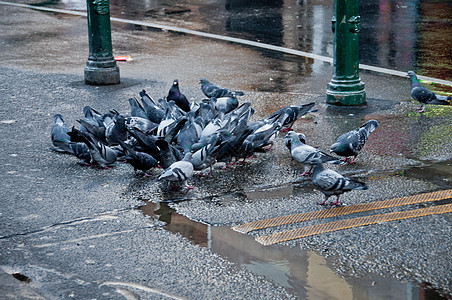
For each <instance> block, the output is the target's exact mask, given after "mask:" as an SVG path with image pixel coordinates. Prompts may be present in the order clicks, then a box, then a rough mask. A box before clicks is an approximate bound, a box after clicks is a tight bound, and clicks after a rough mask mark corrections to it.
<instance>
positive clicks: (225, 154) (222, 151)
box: [215, 128, 253, 167]
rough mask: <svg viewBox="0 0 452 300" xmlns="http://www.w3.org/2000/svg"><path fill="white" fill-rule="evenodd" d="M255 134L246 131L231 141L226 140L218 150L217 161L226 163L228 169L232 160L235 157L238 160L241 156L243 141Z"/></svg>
mask: <svg viewBox="0 0 452 300" xmlns="http://www.w3.org/2000/svg"><path fill="white" fill-rule="evenodd" d="M252 132H253V130H251V129H248V128H247V129H245V131H243V132H241V133H240V134H237V135H233V136H232V137H230V138H229V139H226V140H224V141H222V142H221V144H220V146H219V148H218V150H217V151H216V155H215V159H216V160H217V161H218V162H224V163H225V164H226V165H225V167H227V166H228V165H229V164H231V160H232V158H233V157H235V158H238V157H239V156H240V153H239V151H240V148H241V146H242V144H243V141H244V140H245V139H246V138H247V137H248V136H249V135H250V134H251V133H252Z"/></svg>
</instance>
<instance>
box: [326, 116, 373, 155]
mask: <svg viewBox="0 0 452 300" xmlns="http://www.w3.org/2000/svg"><path fill="white" fill-rule="evenodd" d="M378 125H379V124H378V121H377V120H369V121H367V122H366V123H365V124H364V125H362V126H361V127H359V128H355V129H353V130H351V131H349V132H346V133H344V134H343V135H341V136H340V137H338V138H337V141H336V143H334V144H333V145H331V147H330V151H331V152H334V153H336V154H337V155H339V156H344V157H345V159H344V161H346V162H347V161H348V160H349V156H354V158H353V160H352V161H350V163H351V164H352V163H354V162H355V161H356V157H357V156H358V153H359V152H360V151H361V149H362V148H363V147H364V144H365V143H366V141H367V139H368V138H369V134H370V133H371V132H372V131H374V130H375V128H377V127H378Z"/></svg>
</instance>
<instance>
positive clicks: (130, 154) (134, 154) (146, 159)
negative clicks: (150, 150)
mask: <svg viewBox="0 0 452 300" xmlns="http://www.w3.org/2000/svg"><path fill="white" fill-rule="evenodd" d="M119 144H120V145H121V147H122V148H123V149H124V152H125V153H126V155H125V156H124V157H123V158H124V160H125V161H126V162H127V163H129V164H130V165H132V167H133V169H134V171H135V174H136V171H137V170H140V171H143V172H144V173H145V175H147V173H146V171H148V170H149V169H151V168H153V167H156V166H157V165H158V162H157V160H156V159H155V158H154V157H152V156H151V155H150V154H147V153H146V152H140V151H135V150H134V149H133V148H132V147H131V146H130V145H128V144H126V143H125V142H123V141H121V140H119Z"/></svg>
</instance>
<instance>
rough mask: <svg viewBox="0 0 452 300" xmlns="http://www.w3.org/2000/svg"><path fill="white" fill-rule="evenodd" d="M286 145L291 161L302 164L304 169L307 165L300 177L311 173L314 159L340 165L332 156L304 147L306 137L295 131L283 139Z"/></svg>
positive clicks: (310, 147)
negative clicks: (288, 145)
mask: <svg viewBox="0 0 452 300" xmlns="http://www.w3.org/2000/svg"><path fill="white" fill-rule="evenodd" d="M285 139H286V145H287V144H288V143H289V144H290V154H291V155H292V157H293V159H295V160H296V161H297V162H298V163H300V164H302V165H303V166H304V167H305V168H306V167H307V166H308V165H309V170H308V171H306V170H305V172H303V173H302V174H300V175H301V176H305V175H309V174H311V173H312V169H313V165H312V162H313V161H314V159H320V160H321V161H322V162H323V163H324V162H328V163H331V164H342V162H341V161H339V160H338V159H337V158H335V157H334V156H331V155H329V154H327V153H325V152H323V151H320V150H318V149H316V148H314V147H312V146H309V145H306V144H305V142H304V141H305V140H306V137H305V136H304V134H302V133H296V132H295V131H289V132H288V133H287V135H286V137H285Z"/></svg>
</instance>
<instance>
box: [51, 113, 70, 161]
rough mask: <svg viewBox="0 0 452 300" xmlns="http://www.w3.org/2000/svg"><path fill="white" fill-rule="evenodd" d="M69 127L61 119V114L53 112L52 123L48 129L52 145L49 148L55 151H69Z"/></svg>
mask: <svg viewBox="0 0 452 300" xmlns="http://www.w3.org/2000/svg"><path fill="white" fill-rule="evenodd" d="M70 131H71V129H70V128H69V126H67V124H66V123H65V122H64V120H63V116H62V115H61V114H55V116H54V117H53V125H52V128H51V129H50V138H51V140H52V144H53V146H54V147H52V148H51V149H52V150H53V151H56V152H62V153H71V149H70V147H69V143H70V142H71V137H70V136H69V134H68V132H70Z"/></svg>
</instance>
